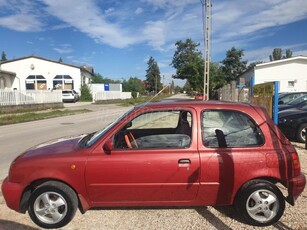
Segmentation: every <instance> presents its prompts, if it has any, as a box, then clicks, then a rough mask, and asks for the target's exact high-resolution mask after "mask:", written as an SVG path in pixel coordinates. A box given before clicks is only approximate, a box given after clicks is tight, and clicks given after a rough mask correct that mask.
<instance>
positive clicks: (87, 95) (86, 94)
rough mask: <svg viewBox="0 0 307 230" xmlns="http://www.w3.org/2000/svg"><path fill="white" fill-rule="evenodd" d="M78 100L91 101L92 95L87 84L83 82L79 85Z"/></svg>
mask: <svg viewBox="0 0 307 230" xmlns="http://www.w3.org/2000/svg"><path fill="white" fill-rule="evenodd" d="M80 101H93V96H92V93H91V90H90V88H89V87H88V85H86V84H84V85H82V86H81V97H80Z"/></svg>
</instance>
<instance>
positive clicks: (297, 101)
mask: <svg viewBox="0 0 307 230" xmlns="http://www.w3.org/2000/svg"><path fill="white" fill-rule="evenodd" d="M306 100H307V95H303V96H301V97H298V98H296V99H294V100H293V101H291V102H289V103H288V104H289V105H297V104H299V103H301V102H302V101H306Z"/></svg>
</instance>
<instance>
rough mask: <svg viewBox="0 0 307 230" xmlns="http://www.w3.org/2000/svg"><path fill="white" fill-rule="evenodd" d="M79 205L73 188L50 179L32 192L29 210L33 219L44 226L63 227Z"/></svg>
mask: <svg viewBox="0 0 307 230" xmlns="http://www.w3.org/2000/svg"><path fill="white" fill-rule="evenodd" d="M77 207H78V198H77V195H76V193H75V191H74V190H73V189H72V188H70V187H69V186H67V185H66V184H63V183H61V182H57V181H48V182H45V183H43V184H41V185H40V186H38V187H37V188H36V189H35V190H34V191H33V193H32V194H31V196H30V199H29V206H28V212H29V216H30V217H31V219H32V221H33V222H34V223H35V224H37V225H38V226H40V227H42V228H61V227H63V226H65V225H66V224H68V223H69V222H70V221H71V220H72V218H73V217H74V216H75V213H76V210H77ZM52 217H53V218H55V219H53V218H52Z"/></svg>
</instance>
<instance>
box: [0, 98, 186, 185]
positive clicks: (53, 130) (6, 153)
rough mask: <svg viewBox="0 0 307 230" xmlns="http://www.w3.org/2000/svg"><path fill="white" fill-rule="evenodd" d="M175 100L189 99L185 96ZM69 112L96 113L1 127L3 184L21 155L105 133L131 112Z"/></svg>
mask: <svg viewBox="0 0 307 230" xmlns="http://www.w3.org/2000/svg"><path fill="white" fill-rule="evenodd" d="M171 98H172V99H176V98H178V99H182V98H187V96H186V95H184V94H179V95H174V96H173V97H171ZM64 106H65V107H66V108H68V109H84V108H86V109H89V110H92V111H93V112H89V113H84V114H77V115H72V116H65V117H58V118H52V119H46V120H40V121H33V122H26V123H21V124H14V125H6V126H0V181H2V179H4V177H5V176H6V175H7V173H8V169H9V166H10V163H11V162H12V160H14V159H15V157H16V156H18V155H19V154H20V153H21V152H22V151H25V150H26V149H28V148H30V147H32V146H34V145H37V144H39V143H42V142H45V141H48V140H52V139H55V138H59V137H64V136H71V135H78V134H82V133H89V132H94V131H96V130H99V129H102V128H103V127H104V126H106V125H107V124H109V123H110V122H112V121H113V120H114V119H115V118H117V117H119V116H120V115H121V114H123V113H124V112H126V111H127V110H129V109H130V107H121V106H117V105H114V104H108V105H94V104H91V103H89V102H78V103H65V104H64Z"/></svg>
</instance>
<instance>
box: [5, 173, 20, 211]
mask: <svg viewBox="0 0 307 230" xmlns="http://www.w3.org/2000/svg"><path fill="white" fill-rule="evenodd" d="M1 190H2V194H3V197H4V200H5V202H6V205H7V206H8V207H9V208H10V209H13V210H15V211H16V212H20V199H21V195H22V192H23V187H22V186H21V185H20V184H17V183H12V182H9V181H8V178H5V179H4V181H3V183H2V186H1Z"/></svg>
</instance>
